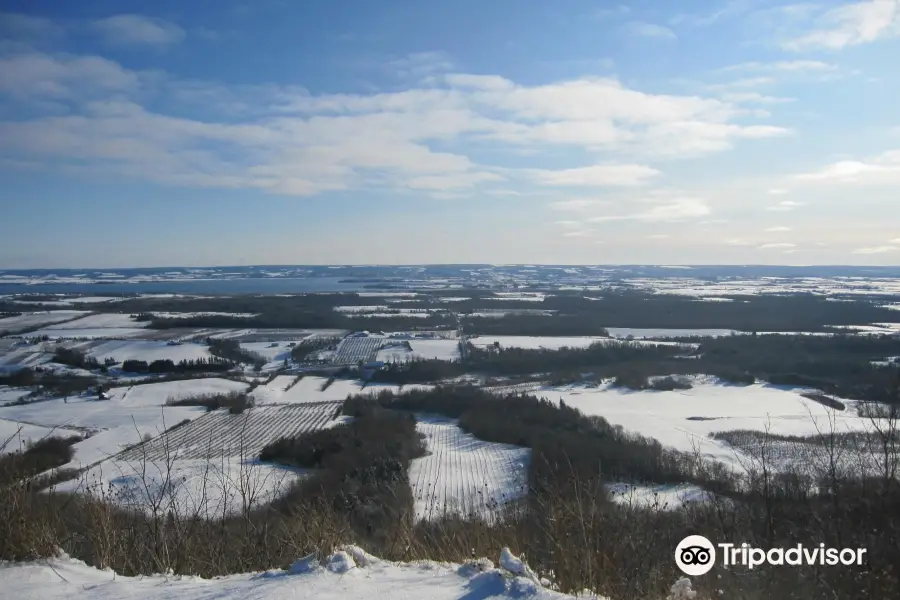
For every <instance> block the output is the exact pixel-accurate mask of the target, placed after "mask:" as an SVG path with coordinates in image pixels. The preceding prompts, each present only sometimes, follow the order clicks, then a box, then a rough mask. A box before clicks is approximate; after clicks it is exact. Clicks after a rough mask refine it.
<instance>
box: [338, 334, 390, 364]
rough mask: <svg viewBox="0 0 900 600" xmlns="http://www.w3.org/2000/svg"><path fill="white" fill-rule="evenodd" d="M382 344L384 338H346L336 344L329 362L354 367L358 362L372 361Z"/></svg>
mask: <svg viewBox="0 0 900 600" xmlns="http://www.w3.org/2000/svg"><path fill="white" fill-rule="evenodd" d="M383 343H384V338H383V337H380V336H366V337H355V336H351V337H346V338H344V339H343V340H341V342H340V343H339V344H338V347H337V351H336V352H335V354H334V357H333V358H332V361H331V362H332V363H334V364H336V365H355V364H357V363H358V362H360V361H362V362H369V361H373V360H375V356H376V354H377V353H378V349H379V348H381V345H382V344H383Z"/></svg>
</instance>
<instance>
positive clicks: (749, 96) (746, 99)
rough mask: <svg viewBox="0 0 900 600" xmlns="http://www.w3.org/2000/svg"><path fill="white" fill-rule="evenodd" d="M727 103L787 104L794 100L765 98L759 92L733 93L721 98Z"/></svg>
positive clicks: (778, 97) (777, 97)
mask: <svg viewBox="0 0 900 600" xmlns="http://www.w3.org/2000/svg"><path fill="white" fill-rule="evenodd" d="M721 98H722V100H725V101H726V102H734V103H736V104H738V103H754V104H786V103H789V102H794V98H783V97H781V96H765V95H763V94H760V93H758V92H731V93H725V94H722V96H721Z"/></svg>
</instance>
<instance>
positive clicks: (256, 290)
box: [0, 277, 366, 296]
mask: <svg viewBox="0 0 900 600" xmlns="http://www.w3.org/2000/svg"><path fill="white" fill-rule="evenodd" d="M341 279H342V278H340V277H304V278H299V277H297V278H287V277H285V278H270V279H261V278H245V279H188V280H185V281H139V282H132V283H128V282H110V283H38V284H33V285H29V284H22V283H0V295H7V294H89V295H93V296H114V295H116V294H194V295H199V296H203V295H218V294H225V295H227V294H299V293H304V292H306V293H308V292H358V291H362V290H364V289H365V288H364V286H365V285H366V284H363V283H340V280H341Z"/></svg>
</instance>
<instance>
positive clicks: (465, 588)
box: [0, 546, 690, 600]
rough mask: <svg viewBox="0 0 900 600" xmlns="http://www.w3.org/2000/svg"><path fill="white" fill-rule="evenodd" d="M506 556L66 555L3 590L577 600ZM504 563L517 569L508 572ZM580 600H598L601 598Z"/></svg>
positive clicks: (41, 598) (47, 597) (21, 566)
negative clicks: (184, 564)
mask: <svg viewBox="0 0 900 600" xmlns="http://www.w3.org/2000/svg"><path fill="white" fill-rule="evenodd" d="M501 558H502V560H501V565H500V568H494V565H493V563H492V562H491V561H490V560H488V559H481V560H479V561H472V562H471V563H467V564H465V565H455V564H444V563H433V562H417V563H411V564H405V563H399V564H394V563H388V562H386V561H383V560H379V559H377V558H375V557H373V556H370V555H368V554H366V553H365V552H364V551H363V550H362V549H360V548H357V547H355V546H347V547H344V548H342V549H340V550H338V551H337V552H335V553H334V554H332V555H330V556H329V557H327V558H326V559H325V561H324V562H325V566H324V567H323V566H320V565H319V564H318V563H317V561H315V560H313V559H312V558H307V559H303V560H298V561H297V562H295V563H294V564H293V565H291V567H290V568H289V569H287V570H285V571H281V570H273V571H267V572H264V573H248V574H241V575H229V576H227V577H219V578H216V579H201V578H199V577H187V576H185V577H181V576H171V575H169V576H164V575H156V576H152V577H124V576H121V575H118V574H116V573H114V572H112V571H109V570H107V571H101V570H99V569H95V568H93V567H88V566H87V565H85V564H84V563H83V562H82V561H79V560H75V559H73V558H70V557H68V556H67V555H65V554H64V553H61V555H60V556H59V557H57V558H53V559H50V560H41V561H35V562H27V563H18V564H14V563H8V564H5V565H3V566H0V589H2V590H4V593H5V594H7V595H8V597H10V598H30V599H32V600H113V599H118V598H138V597H140V598H143V599H145V600H194V599H198V598H204V599H208V600H211V599H213V598H215V599H216V600H238V599H245V598H248V599H249V598H256V599H261V598H265V599H266V600H288V599H289V598H315V599H316V600H371V599H373V598H427V599H428V600H463V599H469V600H472V599H475V598H496V599H497V600H504V599H511V598H523V597H527V598H531V599H532V600H553V599H558V600H562V599H565V598H574V597H573V596H566V595H563V594H560V593H558V592H554V591H551V590H549V589H546V588H545V587H544V586H542V585H541V583H540V582H539V581H536V580H535V578H533V577H532V576H531V575H532V574H531V572H530V569H528V567H527V566H525V565H524V563H522V561H520V560H519V559H518V558H517V557H515V556H514V555H513V554H512V553H510V552H509V550H508V549H506V548H504V549H503V552H502V556H501ZM504 565H505V566H504ZM507 566H508V567H511V568H513V569H514V570H512V571H511V570H509V569H507V568H506V567H507ZM516 571H519V572H516ZM520 573H524V575H522V574H520ZM688 588H690V585H688ZM673 589H674V588H673ZM678 597H679V598H683V597H689V596H678ZM579 598H581V599H582V600H591V598H594V600H601V599H599V598H597V597H596V596H579Z"/></svg>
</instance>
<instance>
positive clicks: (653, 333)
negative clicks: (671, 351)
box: [606, 327, 739, 339]
mask: <svg viewBox="0 0 900 600" xmlns="http://www.w3.org/2000/svg"><path fill="white" fill-rule="evenodd" d="M606 330H607V331H608V332H609V335H611V336H612V337H614V338H627V337H628V336H632V337H634V338H637V339H659V338H663V339H665V338H676V337H723V336H726V335H732V334H735V333H739V332H736V331H734V330H731V329H639V328H638V329H635V328H630V327H607V328H606Z"/></svg>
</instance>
